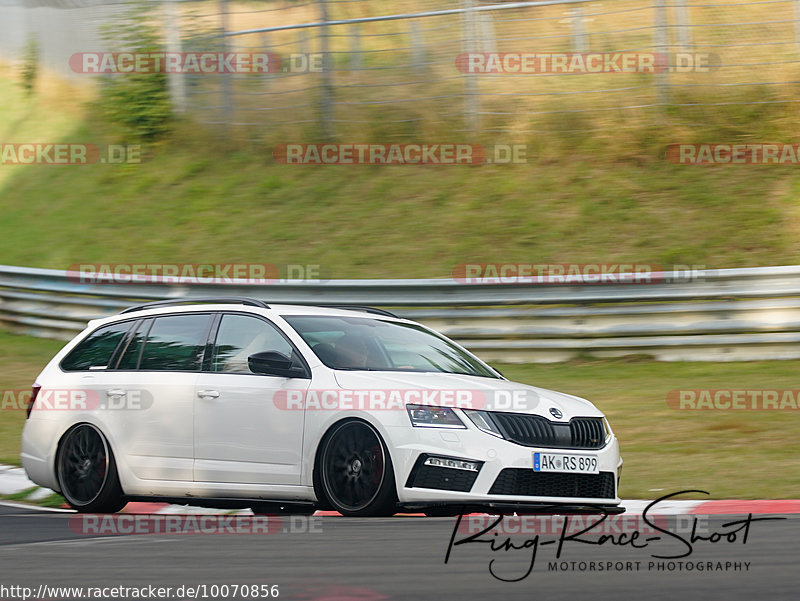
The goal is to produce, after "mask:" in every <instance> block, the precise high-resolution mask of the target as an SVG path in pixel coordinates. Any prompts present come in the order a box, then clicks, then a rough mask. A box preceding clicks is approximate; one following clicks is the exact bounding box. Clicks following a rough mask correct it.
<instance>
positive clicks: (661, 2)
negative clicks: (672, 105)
mask: <svg viewBox="0 0 800 601" xmlns="http://www.w3.org/2000/svg"><path fill="white" fill-rule="evenodd" d="M655 11H656V12H655V24H654V29H653V49H654V50H655V51H656V52H659V53H661V55H662V59H663V60H662V61H656V64H659V63H663V65H664V68H663V69H662V70H661V71H660V72H659V73H656V74H655V78H656V86H657V90H656V97H657V98H658V103H659V104H661V105H666V104H669V68H670V60H669V36H668V34H667V6H666V1H665V0H655Z"/></svg>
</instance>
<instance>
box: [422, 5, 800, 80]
mask: <svg viewBox="0 0 800 601" xmlns="http://www.w3.org/2000/svg"><path fill="white" fill-rule="evenodd" d="M798 2H800V0H798ZM408 34H409V37H410V38H411V64H413V65H414V71H416V72H417V73H421V72H422V71H423V70H424V68H425V49H424V48H423V39H422V31H421V30H420V28H419V23H417V21H416V20H415V19H410V20H409V22H408Z"/></svg>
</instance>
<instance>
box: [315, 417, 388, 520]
mask: <svg viewBox="0 0 800 601" xmlns="http://www.w3.org/2000/svg"><path fill="white" fill-rule="evenodd" d="M319 457H320V458H319V469H318V472H319V481H320V487H321V492H322V494H323V495H324V497H325V500H326V501H327V502H328V503H329V504H330V506H331V507H333V509H334V510H336V511H338V512H339V513H341V514H342V515H345V516H350V517H376V516H390V515H394V514H395V513H396V511H397V490H396V489H395V483H394V469H393V468H392V458H391V457H390V456H389V452H388V450H387V449H386V445H385V444H384V442H383V440H382V439H381V436H380V434H378V432H377V431H376V430H375V428H373V427H372V426H371V425H370V424H368V423H366V422H364V421H361V420H349V421H345V422H341V423H339V424H337V425H335V426H334V427H333V429H332V430H331V431H330V432H329V433H328V434H327V435H326V436H325V439H324V440H323V442H322V445H321V452H320V456H319Z"/></svg>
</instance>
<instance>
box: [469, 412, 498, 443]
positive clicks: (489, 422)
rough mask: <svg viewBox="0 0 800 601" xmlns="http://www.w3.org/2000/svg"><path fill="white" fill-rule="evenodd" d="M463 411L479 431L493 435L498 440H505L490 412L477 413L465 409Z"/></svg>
mask: <svg viewBox="0 0 800 601" xmlns="http://www.w3.org/2000/svg"><path fill="white" fill-rule="evenodd" d="M463 411H464V413H465V414H466V416H467V417H468V418H469V419H470V421H471V422H472V423H473V424H475V427H477V428H478V430H480V431H482V432H486V433H487V434H491V435H492V436H497V437H498V438H503V434H502V432H500V429H499V428H498V427H497V425H496V424H495V423H494V420H493V419H492V416H491V415H490V414H489V412H487V411H476V410H474V409H464V410H463Z"/></svg>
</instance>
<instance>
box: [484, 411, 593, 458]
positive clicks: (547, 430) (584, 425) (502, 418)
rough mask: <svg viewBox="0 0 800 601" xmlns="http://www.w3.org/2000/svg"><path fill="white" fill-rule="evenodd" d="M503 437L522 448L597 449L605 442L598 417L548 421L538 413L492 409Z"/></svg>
mask: <svg viewBox="0 0 800 601" xmlns="http://www.w3.org/2000/svg"><path fill="white" fill-rule="evenodd" d="M491 415H492V417H493V418H494V420H495V422H496V423H497V426H498V427H499V428H500V430H501V431H502V432H503V434H504V435H505V439H506V440H510V441H511V442H515V443H517V444H521V445H524V446H526V447H554V448H556V447H557V448H571V449H599V448H602V447H603V445H604V444H605V428H604V427H603V419H602V418H600V417H575V418H573V419H572V420H570V422H569V423H568V424H561V423H558V422H551V421H550V420H549V419H546V418H544V417H541V416H538V415H524V414H521V413H500V412H492V414H491Z"/></svg>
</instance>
